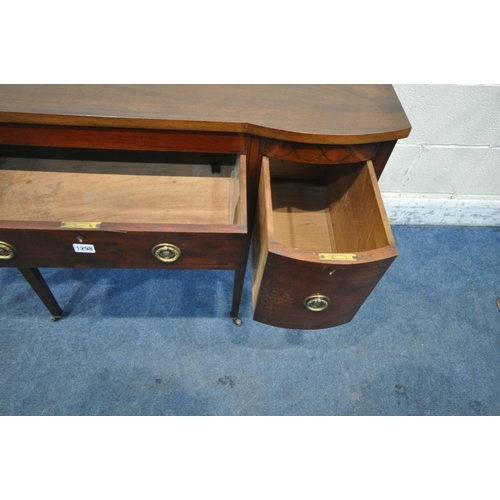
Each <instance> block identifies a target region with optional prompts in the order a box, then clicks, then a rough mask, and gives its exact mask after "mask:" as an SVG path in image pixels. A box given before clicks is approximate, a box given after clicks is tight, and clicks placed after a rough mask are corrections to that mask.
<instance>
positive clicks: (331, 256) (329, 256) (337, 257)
mask: <svg viewBox="0 0 500 500" xmlns="http://www.w3.org/2000/svg"><path fill="white" fill-rule="evenodd" d="M319 258H320V259H321V260H328V261H342V260H343V261H346V260H347V261H351V262H357V261H358V256H357V255H356V254H355V253H320V254H319Z"/></svg>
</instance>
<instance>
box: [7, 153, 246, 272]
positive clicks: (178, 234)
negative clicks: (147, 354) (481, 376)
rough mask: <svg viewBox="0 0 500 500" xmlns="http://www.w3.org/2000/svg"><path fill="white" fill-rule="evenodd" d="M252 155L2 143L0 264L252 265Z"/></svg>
mask: <svg viewBox="0 0 500 500" xmlns="http://www.w3.org/2000/svg"><path fill="white" fill-rule="evenodd" d="M246 217H247V216H246V165H245V156H243V155H236V154H234V155H232V154H224V155H215V154H198V153H196V154H184V153H149V152H123V151H122V152H120V151H93V150H80V151H78V150H74V149H71V150H70V149H66V150H65V149H60V148H29V147H21V148H20V147H2V148H0V265H1V266H12V267H136V268H162V267H173V268H192V269H242V268H244V265H245V262H244V256H245V245H246V234H247V219H246Z"/></svg>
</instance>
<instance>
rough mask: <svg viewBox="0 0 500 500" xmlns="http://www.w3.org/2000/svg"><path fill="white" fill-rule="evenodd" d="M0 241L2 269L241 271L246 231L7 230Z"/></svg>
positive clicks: (3, 231) (1, 233)
mask: <svg viewBox="0 0 500 500" xmlns="http://www.w3.org/2000/svg"><path fill="white" fill-rule="evenodd" d="M0 242H2V243H0V257H2V254H3V258H0V266H2V267H56V268H57V267H89V268H106V267H114V268H158V269H168V268H172V269H242V268H243V267H244V257H245V244H246V233H245V231H244V230H243V229H242V230H241V232H203V231H202V230H200V232H158V231H154V232H153V231H152V232H148V231H130V232H115V231H113V232H111V231H74V230H23V229H7V230H0ZM161 245H171V246H169V247H166V246H163V247H162V246H161ZM154 247H156V248H157V255H158V257H159V258H162V259H163V260H159V258H158V257H155V256H154V255H153V248H154ZM9 248H11V249H12V254H13V255H12V256H11V255H9V254H10V251H9ZM176 248H177V249H179V251H180V252H179V253H180V255H178V256H177V255H176V252H177V251H176V250H175V249H176ZM2 249H3V250H2ZM172 249H173V250H172ZM174 250H175V251H174ZM9 257H10V258H9Z"/></svg>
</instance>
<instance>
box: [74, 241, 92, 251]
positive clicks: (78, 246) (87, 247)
mask: <svg viewBox="0 0 500 500" xmlns="http://www.w3.org/2000/svg"><path fill="white" fill-rule="evenodd" d="M73 248H74V249H75V252H76V253H95V248H94V245H83V244H81V243H74V244H73Z"/></svg>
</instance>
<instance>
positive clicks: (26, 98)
mask: <svg viewBox="0 0 500 500" xmlns="http://www.w3.org/2000/svg"><path fill="white" fill-rule="evenodd" d="M0 123H21V124H22V123H24V124H40V125H64V126H86V127H120V128H140V129H162V130H184V131H203V132H235V133H248V134H255V135H259V136H262V137H267V138H272V139H278V140H287V141H295V142H304V143H316V144H360V143H368V142H382V141H393V140H397V139H401V138H404V137H407V136H408V134H409V132H410V129H411V126H410V123H409V121H408V119H407V117H406V114H405V112H404V110H403V108H402V106H401V103H400V102H399V99H398V97H397V95H396V92H395V91H394V89H393V87H392V86H391V85H0Z"/></svg>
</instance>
